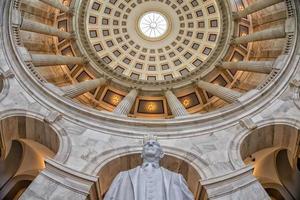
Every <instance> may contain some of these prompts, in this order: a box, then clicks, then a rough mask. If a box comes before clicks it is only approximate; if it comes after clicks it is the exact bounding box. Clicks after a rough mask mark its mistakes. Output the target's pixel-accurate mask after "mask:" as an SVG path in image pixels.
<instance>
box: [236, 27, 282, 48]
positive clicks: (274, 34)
mask: <svg viewBox="0 0 300 200" xmlns="http://www.w3.org/2000/svg"><path fill="white" fill-rule="evenodd" d="M285 35H286V33H285V25H281V26H278V27H276V28H270V29H266V30H263V31H259V32H255V33H251V34H249V35H246V36H241V37H238V38H236V39H234V41H233V43H234V44H244V43H248V42H254V41H262V40H270V39H276V38H284V37H285Z"/></svg>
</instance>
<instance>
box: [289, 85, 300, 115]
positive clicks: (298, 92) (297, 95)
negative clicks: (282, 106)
mask: <svg viewBox="0 0 300 200" xmlns="http://www.w3.org/2000/svg"><path fill="white" fill-rule="evenodd" d="M290 87H291V89H292V95H293V96H292V99H293V101H294V103H295V105H296V107H297V108H298V109H299V110H300V80H299V79H294V80H292V81H291V82H290Z"/></svg>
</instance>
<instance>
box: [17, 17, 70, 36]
mask: <svg viewBox="0 0 300 200" xmlns="http://www.w3.org/2000/svg"><path fill="white" fill-rule="evenodd" d="M21 29H22V30H24V31H31V32H35V33H41V34H45V35H51V36H57V37H60V38H64V39H70V38H71V37H72V34H71V33H68V32H64V31H60V30H59V29H57V28H55V27H52V26H49V25H46V24H42V23H39V22H35V21H31V20H28V19H24V18H23V21H22V24H21Z"/></svg>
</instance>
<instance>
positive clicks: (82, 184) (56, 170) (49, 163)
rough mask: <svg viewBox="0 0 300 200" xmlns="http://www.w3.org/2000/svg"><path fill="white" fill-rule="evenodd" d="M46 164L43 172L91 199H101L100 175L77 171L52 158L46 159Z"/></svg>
mask: <svg viewBox="0 0 300 200" xmlns="http://www.w3.org/2000/svg"><path fill="white" fill-rule="evenodd" d="M45 164H46V168H45V170H44V171H42V172H41V174H43V175H45V176H46V177H48V178H49V179H51V180H53V181H55V182H57V183H58V184H60V185H62V186H64V187H66V188H68V189H70V190H72V191H74V192H76V193H79V194H83V195H85V196H86V197H89V199H90V200H96V199H101V198H100V197H101V194H100V190H99V189H100V185H99V184H100V183H99V177H97V176H92V175H88V174H84V173H81V172H78V171H75V170H73V169H70V168H68V167H65V166H63V165H62V164H60V163H58V162H56V161H55V160H52V159H46V160H45Z"/></svg>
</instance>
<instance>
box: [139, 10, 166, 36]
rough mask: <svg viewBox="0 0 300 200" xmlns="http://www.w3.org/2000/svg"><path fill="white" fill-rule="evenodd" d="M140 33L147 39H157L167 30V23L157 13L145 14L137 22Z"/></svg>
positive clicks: (164, 18)
mask: <svg viewBox="0 0 300 200" xmlns="http://www.w3.org/2000/svg"><path fill="white" fill-rule="evenodd" d="M139 28H140V31H141V32H142V33H143V34H144V35H145V36H146V37H149V38H154V39H155V38H159V37H161V36H163V35H164V34H165V33H166V32H167V30H168V21H167V19H166V17H165V16H164V15H162V14H161V13H158V12H147V13H146V14H144V15H143V16H142V18H141V19H140V22H139Z"/></svg>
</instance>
